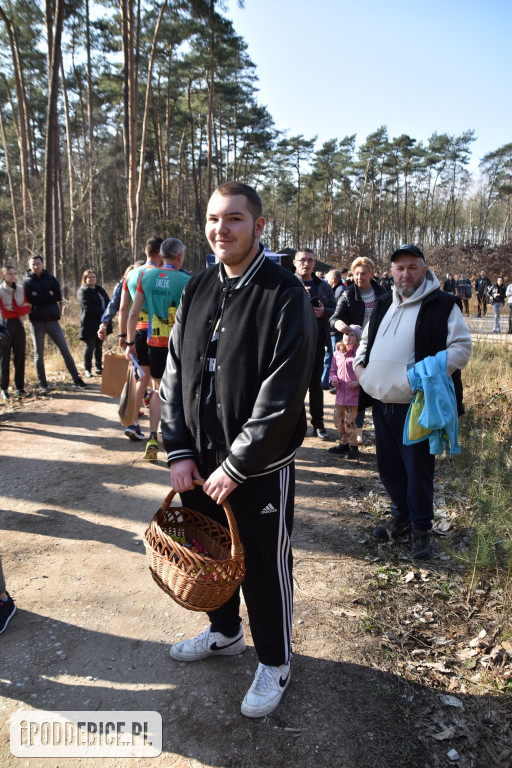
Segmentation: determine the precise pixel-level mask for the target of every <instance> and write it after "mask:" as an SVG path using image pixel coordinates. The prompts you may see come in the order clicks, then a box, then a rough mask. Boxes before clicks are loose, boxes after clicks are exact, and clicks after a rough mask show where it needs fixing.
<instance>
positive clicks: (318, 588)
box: [0, 379, 505, 768]
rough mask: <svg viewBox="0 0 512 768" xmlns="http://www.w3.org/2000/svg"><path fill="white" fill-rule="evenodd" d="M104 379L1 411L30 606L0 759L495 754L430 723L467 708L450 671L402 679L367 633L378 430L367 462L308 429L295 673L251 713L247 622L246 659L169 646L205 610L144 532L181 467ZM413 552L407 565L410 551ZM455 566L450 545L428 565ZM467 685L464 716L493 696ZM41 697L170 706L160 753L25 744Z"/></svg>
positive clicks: (107, 767)
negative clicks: (44, 753)
mask: <svg viewBox="0 0 512 768" xmlns="http://www.w3.org/2000/svg"><path fill="white" fill-rule="evenodd" d="M93 382H94V383H93V384H92V386H91V388H90V390H89V391H87V392H75V391H73V390H71V389H70V388H69V386H68V385H67V384H61V385H60V386H59V387H58V388H57V389H56V390H55V391H54V392H52V393H51V394H50V395H48V396H44V397H40V396H39V397H30V398H27V399H26V400H24V401H23V403H22V404H21V405H19V406H16V407H14V406H12V407H9V408H8V409H7V410H6V411H5V412H4V413H3V415H2V416H1V417H0V463H1V473H0V503H1V505H2V513H1V517H0V524H1V529H2V536H1V541H2V543H1V550H0V551H1V554H2V559H3V564H4V570H5V573H6V578H7V582H8V589H9V590H10V592H11V593H12V595H13V597H14V598H15V600H16V603H17V606H18V612H17V614H16V616H15V617H14V618H13V620H12V622H11V624H10V625H9V627H8V629H7V630H6V632H5V633H4V634H3V635H2V636H1V637H0V648H1V660H0V690H1V693H2V700H1V702H0V765H1V766H2V767H3V766H18V765H23V766H31V767H35V766H49V767H50V766H51V767H52V768H56V766H58V767H59V768H77V766H84V768H89V766H95V765H98V764H100V765H101V766H104V768H125V767H126V766H135V765H139V764H141V765H144V766H147V768H153V767H154V768H157V767H158V768H161V767H162V768H163V766H165V767H166V768H170V767H171V766H179V767H180V768H182V767H183V768H185V767H186V768H195V767H199V766H200V767H201V768H207V767H212V768H231V766H232V767H233V768H235V766H251V767H252V768H260V766H261V767H263V766H273V767H274V768H275V767H277V766H284V765H286V766H288V765H295V766H296V768H310V766H324V765H325V766H327V765H329V766H335V768H394V767H395V766H396V767H397V768H398V766H406V768H437V767H438V766H447V765H453V764H455V765H458V766H460V767H461V768H466V766H468V767H469V766H476V768H482V766H484V765H485V766H487V765H489V766H490V765H491V764H493V765H494V764H496V765H497V763H494V762H491V763H487V762H485V761H482V760H481V759H480V758H477V757H475V755H478V754H481V742H482V739H484V740H485V734H483V736H482V737H481V738H480V736H479V738H478V739H476V741H475V738H476V737H475V738H473V741H471V740H470V741H469V742H468V741H467V740H466V741H463V740H462V739H459V740H458V741H454V740H453V739H452V740H451V741H450V740H444V739H438V737H435V736H434V734H435V733H440V732H441V731H442V729H443V726H445V727H449V726H450V727H451V724H452V719H453V718H452V719H450V718H451V716H452V710H451V709H450V708H449V707H448V708H446V707H445V708H444V709H443V704H442V702H441V701H440V698H439V697H440V693H442V691H440V690H438V688H439V685H438V684H437V683H433V682H432V680H431V679H429V677H428V674H427V672H426V671H425V673H424V674H416V676H415V677H414V678H413V679H411V677H410V676H407V675H405V674H404V673H403V671H401V669H400V668H399V666H398V665H397V663H396V662H395V661H394V659H393V657H392V654H391V653H390V652H388V651H389V643H388V644H387V645H386V644H385V643H384V645H383V643H382V637H376V636H375V633H373V632H372V631H369V629H368V628H369V622H371V617H372V616H373V611H374V604H373V600H372V597H371V593H369V592H368V585H369V584H370V583H372V580H374V579H375V576H376V572H377V570H378V568H379V567H381V566H382V557H381V556H380V559H379V555H377V556H375V548H374V549H373V550H372V548H371V547H372V546H373V545H369V544H368V539H369V536H368V534H369V531H370V530H371V527H372V518H371V517H370V516H369V514H368V509H369V507H370V506H373V507H374V508H377V509H381V510H383V509H384V508H385V506H386V501H385V497H384V496H383V492H382V488H381V486H380V484H379V482H378V478H377V476H376V471H375V457H374V449H373V446H372V444H371V434H370V433H369V432H368V438H367V441H366V444H365V446H364V447H363V449H362V452H361V455H360V458H359V460H358V461H357V462H348V461H346V460H340V459H339V458H334V457H332V455H330V454H328V452H327V448H328V447H329V445H332V444H333V441H334V437H335V433H334V430H333V428H332V421H330V420H329V419H328V420H327V426H328V427H329V433H330V436H331V442H330V443H329V444H327V443H322V442H321V441H319V440H316V439H314V438H311V437H308V438H306V440H305V443H304V446H303V448H302V449H301V450H300V452H299V455H298V461H297V481H298V482H297V504H296V524H295V531H294V556H295V571H294V575H295V614H294V635H293V646H294V657H293V662H292V663H293V666H292V682H291V684H290V686H289V689H288V691H287V693H286V694H285V696H284V697H283V700H282V703H281V705H280V707H279V708H278V709H277V710H276V711H275V713H273V714H272V715H271V716H269V717H267V718H263V719H262V720H249V719H247V718H244V717H243V716H242V715H241V713H240V703H241V701H242V699H243V696H244V694H245V691H246V689H247V688H248V686H249V685H250V683H251V681H252V677H253V674H254V671H255V669H256V666H257V660H256V656H255V653H254V649H253V647H252V641H251V638H250V634H249V632H248V629H247V625H246V632H247V636H248V637H247V639H248V644H249V648H248V650H247V651H246V653H245V654H243V655H242V656H239V657H235V658H224V659H222V658H218V659H214V660H205V661H202V662H198V663H195V664H188V665H187V664H184V663H176V662H174V661H173V660H172V659H171V658H170V657H169V653H168V649H169V645H170V644H171V643H173V642H176V641H177V640H180V639H182V638H184V637H188V636H192V635H194V634H196V633H198V632H199V631H201V630H202V629H203V628H204V626H205V620H204V616H203V615H201V614H197V613H192V612H188V611H185V610H183V609H182V608H180V607H179V606H177V605H176V604H175V603H174V602H173V601H171V600H170V599H169V598H168V597H167V596H166V595H165V594H164V593H163V592H162V591H160V590H159V589H158V588H157V587H156V585H155V584H154V582H153V580H152V579H151V576H150V574H149V571H148V568H147V564H146V559H145V552H144V545H143V534H144V530H145V528H146V526H147V523H148V521H149V519H150V518H151V516H152V515H153V513H154V512H155V511H156V509H157V508H158V506H159V504H160V502H161V501H162V499H163V498H164V496H165V494H166V493H167V490H168V482H169V481H168V470H167V467H166V465H165V463H164V461H163V458H164V456H163V453H162V454H161V460H160V461H158V462H155V463H148V462H145V461H143V459H142V453H143V446H144V444H143V443H141V444H134V443H132V442H130V441H129V440H127V438H126V437H125V436H124V434H123V431H122V429H121V428H120V426H119V424H118V423H117V421H116V408H115V403H114V402H113V401H112V400H111V399H109V398H106V397H104V396H102V395H101V394H100V392H99V383H98V379H95V380H93ZM326 400H327V403H328V404H329V406H330V405H331V404H332V403H333V398H332V396H330V395H327V396H326ZM330 410H331V408H330V407H328V408H327V409H326V411H327V412H329V413H330ZM142 423H143V425H144V424H145V423H146V422H144V421H143V422H142ZM373 524H374V521H373ZM386 556H387V555H386ZM402 559H403V561H404V563H405V566H404V567H405V570H406V571H407V569H408V570H409V571H410V570H411V565H410V564H409V562H410V561H409V560H408V558H407V554H406V553H405V554H404V555H403V558H402ZM444 568H448V571H449V570H450V567H449V564H445V562H444V560H443V559H436V560H435V561H433V562H432V564H430V565H429V566H428V569H430V570H428V569H427V571H424V572H423V573H429V572H430V573H434V572H436V571H437V573H438V575H439V573H440V572H442V571H443V569H444ZM441 576H442V578H443V579H445V578H447V579H448V580H449V579H450V578H452V576H450V575H448V576H446V574H444V575H443V574H442V573H441ZM418 578H419V577H418ZM420 580H421V579H420ZM416 586H418V585H416ZM418 588H419V587H418ZM369 595H370V596H369ZM468 631H470V630H469V629H468ZM383 649H384V650H383ZM386 649H387V650H386ZM459 699H460V701H461V703H462V707H463V709H464V708H465V711H466V712H467V713H469V712H474V711H478V712H481V711H483V710H482V708H483V709H485V711H486V712H490V711H491V710H492V707H493V706H494V704H493V699H492V698H491V697H488V696H486V694H485V691H482V692H479V693H478V694H475V693H474V690H473V689H469V690H466V689H462V693H461V694H460V696H459ZM27 708H29V709H30V708H31V709H42V710H49V711H55V710H91V711H94V710H152V711H157V712H159V713H160V714H161V715H162V719H163V751H162V754H161V755H160V756H159V757H155V758H144V759H138V758H130V759H121V758H116V759H112V758H104V759H101V760H98V759H97V760H90V759H87V758H84V759H80V760H79V759H78V758H59V759H57V758H53V759H52V758H45V759H42V758H30V759H25V758H16V757H14V756H12V755H11V753H10V748H9V718H10V716H11V715H12V714H13V713H14V712H16V711H17V710H19V709H27ZM475 708H479V709H475ZM454 712H455V710H454ZM455 715H457V716H460V717H462V715H460V711H459V710H457V712H455ZM468 717H469V715H468ZM477 720H478V728H481V729H483V730H485V728H486V727H487V726H485V723H483V724H482V721H483V720H485V718H482V717H478V718H474V719H473V721H472V720H471V718H469V720H468V723H470V724H471V722H476V721H477ZM454 727H455V726H454ZM475 727H476V726H475ZM469 730H471V729H469ZM475 733H476V731H475ZM478 733H480V731H478ZM446 739H448V737H446ZM476 742H478V744H476ZM478 745H480V746H478ZM453 748H456V751H458V756H459V759H458V761H456V762H455V763H454V762H453V760H451V759H450V758H449V756H448V753H449V752H450V750H451V749H453ZM484 751H485V750H484ZM452 757H453V753H452ZM475 761H476V762H475ZM499 765H500V766H501V765H505V763H501V762H500V763H499Z"/></svg>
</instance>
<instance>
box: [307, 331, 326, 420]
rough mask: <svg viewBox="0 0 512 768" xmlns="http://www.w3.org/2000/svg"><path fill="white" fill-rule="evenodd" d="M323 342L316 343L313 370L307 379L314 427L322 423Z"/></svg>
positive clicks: (310, 412) (310, 411)
mask: <svg viewBox="0 0 512 768" xmlns="http://www.w3.org/2000/svg"><path fill="white" fill-rule="evenodd" d="M324 353H325V344H324V343H323V341H322V342H320V343H317V345H316V352H315V361H314V363H313V372H312V374H311V379H310V381H309V414H310V416H311V423H312V425H313V427H314V428H315V429H319V428H320V427H323V425H324V391H323V389H322V372H323V369H324Z"/></svg>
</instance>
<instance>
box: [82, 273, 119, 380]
mask: <svg viewBox="0 0 512 768" xmlns="http://www.w3.org/2000/svg"><path fill="white" fill-rule="evenodd" d="M77 298H78V301H79V302H80V336H79V338H80V339H81V341H83V342H84V344H85V346H84V368H85V377H86V379H90V378H91V376H92V371H91V368H92V358H93V356H94V364H95V370H94V373H95V374H96V376H101V374H102V372H103V363H102V355H103V339H100V338H99V337H98V326H99V324H100V321H101V317H102V315H103V313H104V311H105V308H106V306H107V304H108V302H109V297H108V294H107V292H106V291H105V289H104V288H102V287H101V285H98V284H97V282H96V272H95V271H94V270H93V269H86V270H85V272H84V273H83V275H82V284H81V286H80V288H79V289H78V293H77ZM108 333H112V322H110V324H109V327H108V328H107V334H108Z"/></svg>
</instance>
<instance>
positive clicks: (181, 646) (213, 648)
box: [169, 627, 245, 661]
mask: <svg viewBox="0 0 512 768" xmlns="http://www.w3.org/2000/svg"><path fill="white" fill-rule="evenodd" d="M210 629H211V628H210V627H208V629H205V631H204V632H201V634H200V635H198V636H197V637H191V638H190V639H189V640H182V641H181V643H176V644H175V645H172V646H171V648H170V650H169V653H170V654H171V656H172V658H173V659H176V661H199V660H200V659H206V658H208V656H236V655H237V654H239V653H243V652H244V651H245V640H244V633H243V630H242V627H240V632H239V634H238V635H237V636H236V637H226V635H223V634H222V633H221V632H211V631H210Z"/></svg>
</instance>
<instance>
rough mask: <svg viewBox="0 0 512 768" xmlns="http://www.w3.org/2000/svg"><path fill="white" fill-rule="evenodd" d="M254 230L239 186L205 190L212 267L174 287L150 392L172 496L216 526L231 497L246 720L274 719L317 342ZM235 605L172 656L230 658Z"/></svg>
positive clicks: (251, 207)
mask: <svg viewBox="0 0 512 768" xmlns="http://www.w3.org/2000/svg"><path fill="white" fill-rule="evenodd" d="M264 226H265V219H264V218H263V216H262V208H261V201H260V198H259V196H258V195H257V193H256V192H255V190H254V189H252V188H251V187H248V186H247V185H245V184H241V183H238V182H228V183H227V184H223V185H222V186H221V187H219V188H218V189H217V190H216V191H215V192H214V194H213V195H212V197H211V199H210V201H209V203H208V209H207V223H206V236H207V238H208V241H209V243H210V246H211V248H212V250H213V251H214V253H215V255H216V256H217V259H218V260H219V262H220V263H219V264H218V265H215V266H214V267H211V268H210V269H206V270H204V271H203V272H200V273H199V274H197V275H193V276H192V277H191V279H190V280H189V281H188V283H187V284H186V286H185V288H184V291H183V293H182V297H181V302H180V306H179V308H178V312H177V314H176V319H175V324H174V327H173V330H172V334H171V337H170V340H169V354H168V356H167V366H166V370H165V373H164V375H163V378H162V383H161V386H160V397H161V400H162V437H163V442H164V446H165V448H166V450H167V460H168V464H169V467H170V473H171V484H172V486H173V488H174V489H175V490H176V491H178V492H179V493H180V496H181V499H182V502H183V504H184V505H186V506H188V507H190V508H193V509H196V510H198V511H200V512H203V513H204V514H207V515H208V516H210V517H212V518H215V519H218V520H220V521H224V524H225V515H224V512H223V510H222V508H221V507H220V506H219V505H221V504H222V503H223V502H224V501H225V500H226V499H228V498H229V503H230V504H231V507H232V509H233V513H234V515H235V518H236V522H237V525H238V529H239V533H240V538H241V541H242V544H243V545H244V548H245V555H246V577H245V581H244V582H243V584H242V590H243V593H244V598H245V603H246V605H247V612H248V615H249V622H250V626H251V632H252V636H253V640H254V645H255V648H256V653H257V655H258V660H259V665H258V670H257V672H256V676H255V678H254V681H253V684H252V685H251V687H250V688H249V690H248V691H247V694H246V696H245V698H244V701H243V703H242V712H243V714H244V715H246V716H248V717H263V716H264V715H267V714H269V713H270V712H272V711H273V710H274V709H275V708H276V707H277V705H278V704H279V701H280V700H281V696H282V694H283V693H284V691H285V689H286V687H287V685H288V682H289V680H290V655H291V648H290V642H291V621H292V592H293V589H292V556H291V545H290V536H291V530H292V524H293V506H294V493H295V488H294V472H295V470H294V457H295V451H296V449H297V448H298V447H299V446H300V444H301V443H302V441H303V439H304V435H305V433H306V415H305V412H304V397H305V393H306V390H307V386H308V383H309V379H310V376H311V369H312V363H313V356H314V349H315V345H316V328H315V317H314V313H313V312H312V310H311V306H310V303H309V299H308V297H307V294H306V292H305V291H304V288H303V286H302V285H301V284H300V283H299V281H298V280H297V279H296V278H295V277H294V276H293V275H292V274H290V272H288V271H287V270H285V269H283V268H282V267H280V266H279V265H277V264H275V263H273V262H272V261H270V260H269V259H267V258H266V257H265V254H264V250H263V246H261V245H260V243H259V236H260V235H261V233H262V232H263V228H264ZM203 478H205V479H206V480H205V482H204V485H203V487H202V489H201V488H199V487H194V481H201V480H202V479H203ZM239 607H240V595H239V591H238V590H237V591H236V592H235V594H234V595H233V597H232V598H230V600H228V602H227V603H226V604H225V605H223V606H222V607H221V608H219V609H218V610H216V611H212V612H210V613H209V614H208V616H209V619H210V622H211V624H210V626H209V627H208V628H207V629H206V630H205V631H204V632H202V633H201V634H200V635H199V636H198V637H195V638H192V639H189V640H184V641H181V642H179V643H176V644H175V645H173V646H172V647H171V650H170V654H171V657H172V658H173V659H176V660H178V661H197V660H199V659H204V658H207V657H209V656H232V655H235V654H238V653H242V651H244V650H245V641H244V635H243V629H242V627H241V618H240V615H239Z"/></svg>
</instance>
